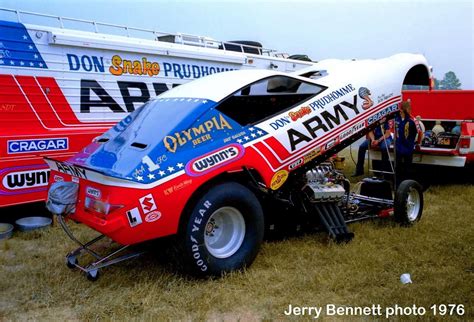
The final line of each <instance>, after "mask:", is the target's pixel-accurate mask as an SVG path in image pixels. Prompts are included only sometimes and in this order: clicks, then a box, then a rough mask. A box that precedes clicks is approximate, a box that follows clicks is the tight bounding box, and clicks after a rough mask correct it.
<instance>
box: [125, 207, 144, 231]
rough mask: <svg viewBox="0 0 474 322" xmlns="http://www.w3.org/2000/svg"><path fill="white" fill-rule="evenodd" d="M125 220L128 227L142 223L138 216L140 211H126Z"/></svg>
mask: <svg viewBox="0 0 474 322" xmlns="http://www.w3.org/2000/svg"><path fill="white" fill-rule="evenodd" d="M127 219H128V223H129V224H130V227H135V226H138V225H140V224H141V223H142V216H141V215H140V211H139V210H138V208H137V207H135V208H132V209H130V210H128V211H127Z"/></svg>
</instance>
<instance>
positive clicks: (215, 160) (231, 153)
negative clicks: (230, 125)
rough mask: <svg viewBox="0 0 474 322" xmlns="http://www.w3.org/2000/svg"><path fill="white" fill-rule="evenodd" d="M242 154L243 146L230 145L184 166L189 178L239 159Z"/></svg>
mask: <svg viewBox="0 0 474 322" xmlns="http://www.w3.org/2000/svg"><path fill="white" fill-rule="evenodd" d="M244 152H245V150H244V148H243V146H241V145H239V144H230V145H228V146H225V147H223V148H220V149H218V150H214V151H212V152H210V153H208V154H206V155H204V156H200V157H198V158H196V159H193V160H191V161H189V162H188V164H187V165H186V173H187V174H189V175H191V176H200V175H203V174H205V173H207V172H209V171H212V170H214V169H217V168H220V167H222V166H224V165H226V164H229V163H231V162H233V161H236V160H238V159H240V158H241V157H242V156H243V155H244Z"/></svg>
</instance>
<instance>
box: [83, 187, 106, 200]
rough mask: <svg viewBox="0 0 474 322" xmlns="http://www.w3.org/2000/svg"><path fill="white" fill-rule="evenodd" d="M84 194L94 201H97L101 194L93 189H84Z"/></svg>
mask: <svg viewBox="0 0 474 322" xmlns="http://www.w3.org/2000/svg"><path fill="white" fill-rule="evenodd" d="M86 194H87V195H88V196H91V197H94V198H96V199H99V198H100V196H101V195H102V193H101V192H100V190H99V189H96V188H93V187H86Z"/></svg>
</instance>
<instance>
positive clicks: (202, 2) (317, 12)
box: [0, 0, 474, 89]
mask: <svg viewBox="0 0 474 322" xmlns="http://www.w3.org/2000/svg"><path fill="white" fill-rule="evenodd" d="M0 6H1V7H7V8H14V9H20V10H27V11H35V12H42V13H48V14H54V15H61V16H66V17H73V18H80V19H91V20H97V21H102V22H110V23H116V24H126V25H129V26H136V27H142V28H150V29H156V30H160V31H161V30H163V31H167V32H184V33H191V34H196V35H203V36H209V37H212V38H215V39H219V40H256V41H259V42H261V43H263V45H264V47H267V48H274V49H278V50H279V51H282V52H288V53H290V54H296V53H299V54H307V55H308V56H310V57H311V58H312V59H313V60H321V59H325V58H378V57H385V56H389V55H392V54H395V53H399V52H412V53H422V54H424V55H425V56H426V57H427V59H428V61H429V62H430V64H431V65H432V66H433V68H434V74H435V76H436V77H437V78H438V79H441V78H443V76H444V73H446V72H447V71H450V70H452V71H454V72H455V73H456V75H457V76H458V78H459V79H460V81H461V83H462V88H463V89H474V76H473V75H474V48H473V47H474V22H473V15H474V5H473V1H472V0H452V1H449V0H445V1H430V0H412V1H399V0H395V1H394V0H392V1H375V0H372V1H368V0H366V1H349V0H345V1H341V0H338V1H317V0H313V1H309V0H307V1H302V0H299V1H290V0H286V1H276V0H273V1H262V0H260V1H258V0H239V1H237V0H233V1H209V0H196V1H189V0H188V1H164V0H154V1H151V0H150V1H144V0H127V1H124V0H79V1H77V0H21V1H18V0H0ZM4 17H5V16H0V18H4ZM25 22H27V21H26V20H25Z"/></svg>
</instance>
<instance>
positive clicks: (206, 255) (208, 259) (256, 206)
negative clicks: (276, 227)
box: [182, 182, 264, 276]
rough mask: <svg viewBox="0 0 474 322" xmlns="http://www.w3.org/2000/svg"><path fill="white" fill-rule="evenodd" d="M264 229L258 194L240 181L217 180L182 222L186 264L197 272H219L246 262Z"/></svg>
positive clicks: (229, 269)
mask: <svg viewBox="0 0 474 322" xmlns="http://www.w3.org/2000/svg"><path fill="white" fill-rule="evenodd" d="M263 231H264V223H263V211H262V207H261V205H260V202H259V201H258V199H257V197H256V196H255V195H254V194H253V193H252V192H251V191H250V190H249V189H248V188H246V187H245V186H243V185H241V184H239V183H236V182H228V183H223V184H219V185H217V186H215V187H213V188H211V189H210V190H209V191H208V192H206V193H204V195H203V196H202V197H201V198H200V199H199V200H198V201H197V202H196V203H195V205H194V206H193V208H192V210H191V213H190V215H189V219H188V221H187V223H186V225H185V228H184V232H183V234H182V238H184V248H185V252H184V254H183V256H185V259H186V262H187V265H186V266H187V267H186V268H188V269H189V270H190V271H191V272H192V273H194V274H197V275H214V276H220V275H221V274H222V273H224V272H230V271H234V270H238V269H241V268H244V267H246V266H249V265H250V264H251V263H252V262H253V260H254V259H255V257H256V255H257V253H258V251H259V249H260V245H261V243H262V239H263Z"/></svg>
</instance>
